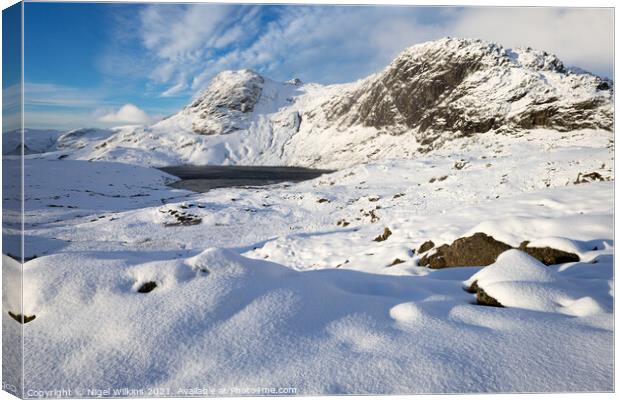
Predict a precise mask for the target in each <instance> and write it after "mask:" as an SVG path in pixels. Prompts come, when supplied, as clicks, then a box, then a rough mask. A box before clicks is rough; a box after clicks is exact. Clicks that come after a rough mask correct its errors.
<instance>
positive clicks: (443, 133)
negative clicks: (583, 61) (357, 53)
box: [323, 38, 613, 145]
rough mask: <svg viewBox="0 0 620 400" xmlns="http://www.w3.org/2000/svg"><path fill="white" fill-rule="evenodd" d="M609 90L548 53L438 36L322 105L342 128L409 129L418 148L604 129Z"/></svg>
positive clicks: (609, 119)
mask: <svg viewBox="0 0 620 400" xmlns="http://www.w3.org/2000/svg"><path fill="white" fill-rule="evenodd" d="M612 90H613V84H612V83H611V82H610V81H607V80H604V79H602V78H599V77H597V76H594V75H591V74H587V73H574V72H572V71H571V70H568V69H566V68H565V67H564V65H563V63H562V62H561V61H560V60H559V59H558V58H557V57H556V56H554V55H552V54H549V53H547V52H543V51H536V50H533V49H530V48H527V49H515V50H511V49H505V48H503V47H502V46H499V45H496V44H493V43H488V42H484V41H481V40H470V39H451V38H445V39H441V40H438V41H435V42H428V43H424V44H421V45H417V46H414V47H411V48H409V49H407V50H405V51H404V52H403V53H401V54H400V55H399V56H398V57H397V58H396V59H395V60H394V61H393V62H392V63H391V64H390V65H389V66H388V67H387V68H386V69H385V70H384V71H383V72H381V73H380V74H377V75H376V76H372V77H370V78H368V79H366V80H365V81H364V83H363V84H362V85H360V86H359V87H356V88H353V89H352V90H350V91H349V92H347V93H344V94H343V95H341V96H337V97H336V98H334V99H331V100H330V101H328V102H326V103H325V104H324V105H323V109H324V112H325V115H326V117H327V119H328V121H330V122H331V123H335V124H338V125H339V126H341V127H342V128H347V127H351V126H354V125H362V126H367V127H375V128H377V129H380V130H386V131H388V132H389V133H392V134H401V133H404V132H406V131H414V133H415V135H416V138H417V139H418V141H419V142H420V143H422V144H423V145H430V144H432V143H433V142H435V141H436V140H437V139H440V138H441V139H444V140H446V139H450V138H452V137H458V136H467V135H472V134H474V133H481V132H487V131H489V130H497V131H516V130H521V129H532V128H550V129H555V130H560V131H569V130H574V129H581V128H600V129H606V130H611V129H612V126H613V106H612Z"/></svg>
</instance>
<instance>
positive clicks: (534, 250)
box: [519, 241, 579, 265]
mask: <svg viewBox="0 0 620 400" xmlns="http://www.w3.org/2000/svg"><path fill="white" fill-rule="evenodd" d="M529 243H530V242H529V241H524V242H523V243H521V244H520V245H519V250H521V251H524V252H526V253H527V254H529V255H530V256H532V257H534V258H535V259H537V260H538V261H540V262H541V263H543V264H545V265H556V264H564V263H567V262H577V261H579V256H578V255H577V254H575V253H569V252H567V251H563V250H558V249H554V248H552V247H548V246H545V247H529V246H528V244H529Z"/></svg>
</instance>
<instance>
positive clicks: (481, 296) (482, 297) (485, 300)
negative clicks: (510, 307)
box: [476, 287, 504, 307]
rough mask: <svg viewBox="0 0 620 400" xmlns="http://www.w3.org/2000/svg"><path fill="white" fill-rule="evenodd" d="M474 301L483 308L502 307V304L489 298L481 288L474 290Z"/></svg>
mask: <svg viewBox="0 0 620 400" xmlns="http://www.w3.org/2000/svg"><path fill="white" fill-rule="evenodd" d="M476 301H477V302H478V304H480V305H483V306H490V307H504V306H503V305H502V303H500V302H499V301H497V300H496V299H495V298H493V297H491V296H489V295H488V294H487V292H485V291H484V289H482V288H481V287H478V288H477V290H476Z"/></svg>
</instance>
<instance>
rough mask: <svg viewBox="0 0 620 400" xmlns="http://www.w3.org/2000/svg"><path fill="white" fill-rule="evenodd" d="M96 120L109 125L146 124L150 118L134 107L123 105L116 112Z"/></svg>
mask: <svg viewBox="0 0 620 400" xmlns="http://www.w3.org/2000/svg"><path fill="white" fill-rule="evenodd" d="M98 120H99V121H100V122H105V123H110V124H147V123H149V122H151V121H152V118H151V117H149V115H148V114H147V113H146V112H144V111H143V110H141V109H140V108H138V107H136V106H135V105H133V104H125V105H124V106H122V107H121V108H119V109H118V110H117V111H112V112H109V113H107V114H104V115H102V116H101V117H99V118H98Z"/></svg>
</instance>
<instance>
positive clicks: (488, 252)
mask: <svg viewBox="0 0 620 400" xmlns="http://www.w3.org/2000/svg"><path fill="white" fill-rule="evenodd" d="M429 243H433V242H431V241H430V240H429V241H428V242H425V243H424V244H423V245H422V246H421V247H420V250H425V251H426V252H428V254H426V255H424V256H423V257H422V258H421V259H420V261H419V262H418V265H419V266H421V267H429V268H433V269H438V268H449V267H465V266H478V267H484V266H487V265H491V264H493V263H494V262H495V261H496V260H497V257H498V256H499V255H500V254H502V253H503V252H505V251H506V250H510V249H512V248H513V247H512V246H510V245H508V244H506V243H504V242H500V241H499V240H496V239H495V238H493V237H492V236H489V235H487V234H485V233H482V232H477V233H474V234H473V235H472V236H467V237H462V238H459V239H456V240H455V241H454V242H452V244H450V245H448V244H444V245H441V246H439V247H437V248H436V249H435V250H434V251H430V252H429V250H430V249H431V248H429V246H430V245H429ZM529 243H530V242H529V241H524V242H523V243H521V245H519V248H518V249H519V250H521V251H523V252H525V253H527V254H529V255H530V256H532V257H534V258H535V259H537V260H538V261H540V262H542V263H543V264H545V265H555V264H563V263H567V262H577V261H579V256H578V255H577V254H574V253H569V252H566V251H563V250H558V249H554V248H552V247H548V246H545V247H529V246H528V244H529ZM418 253H423V252H422V251H418ZM472 290H474V292H475V289H472Z"/></svg>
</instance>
